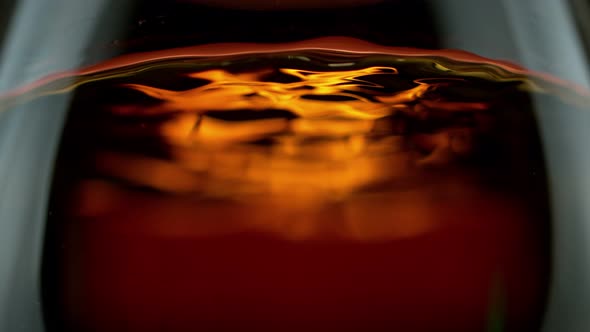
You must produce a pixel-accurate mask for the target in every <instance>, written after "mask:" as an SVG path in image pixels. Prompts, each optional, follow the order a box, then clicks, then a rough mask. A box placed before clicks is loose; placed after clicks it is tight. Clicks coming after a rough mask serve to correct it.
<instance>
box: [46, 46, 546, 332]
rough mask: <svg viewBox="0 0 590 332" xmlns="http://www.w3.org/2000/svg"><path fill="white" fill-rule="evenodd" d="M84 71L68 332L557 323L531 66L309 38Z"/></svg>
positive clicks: (66, 224)
mask: <svg viewBox="0 0 590 332" xmlns="http://www.w3.org/2000/svg"><path fill="white" fill-rule="evenodd" d="M78 83H80V84H79V87H78V88H77V90H76V93H75V98H74V101H73V103H72V106H71V111H70V114H69V118H68V121H67V125H66V128H65V130H64V134H63V139H62V146H61V152H60V155H59V160H58V162H57V167H56V175H55V182H54V186H53V195H52V197H53V198H52V202H51V212H52V213H51V217H50V220H49V224H48V238H47V250H46V257H45V265H44V266H45V268H44V280H45V281H44V298H45V308H46V317H47V325H48V327H49V328H50V330H54V331H76V332H86V331H113V332H115V331H121V332H122V331H126V332H131V331H142V332H149V331H154V332H155V331H167V332H181V331H203V332H205V331H232V332H239V331H257V332H266V331H281V332H291V331H293V332H295V331H297V332H302V331H306V332H315V331H317V332H329V331H363V332H375V331H405V332H413V331H454V332H458V331H465V332H467V331H469V332H473V331H520V332H522V331H537V330H538V329H539V326H540V323H541V320H542V317H543V310H544V307H545V303H546V296H547V289H548V280H549V272H550V268H549V265H548V264H549V263H548V261H549V259H548V255H549V246H550V244H549V240H548V239H549V234H548V232H549V231H548V227H549V204H548V199H547V186H546V178H545V171H544V162H543V155H542V149H541V145H540V142H539V138H538V133H537V128H536V122H535V119H534V113H533V110H532V108H531V103H530V94H531V93H534V92H533V87H536V88H537V90H536V91H540V90H539V89H540V88H539V85H538V84H537V85H535V84H533V79H532V78H530V77H528V76H527V75H525V74H522V73H516V72H511V71H509V70H507V69H506V68H503V67H501V66H499V65H493V64H489V63H478V62H465V61H458V60H453V59H451V58H445V57H438V56H412V55H407V54H406V55H392V54H388V55H384V54H358V53H347V52H343V51H336V50H333V51H326V50H323V51H314V50H307V51H306V50H298V51H285V52H270V53H268V52H267V53H256V52H252V53H251V54H245V55H244V54H242V55H232V56H218V57H194V58H189V57H185V58H181V59H169V60H159V61H151V62H139V63H136V64H134V65H132V66H126V67H122V68H118V69H110V70H103V71H99V72H96V73H93V74H88V75H85V76H81V77H80V78H79V81H78ZM535 93H544V92H542V91H540V92H535Z"/></svg>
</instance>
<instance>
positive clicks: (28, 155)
mask: <svg viewBox="0 0 590 332" xmlns="http://www.w3.org/2000/svg"><path fill="white" fill-rule="evenodd" d="M227 2H228V3H231V2H232V1H227ZM233 2H234V3H235V1H233ZM332 2H333V1H330V3H332ZM353 2H355V1H348V2H347V3H349V4H352V3H353ZM370 2H374V1H370ZM257 3H259V4H260V5H261V8H260V9H267V8H266V7H265V6H266V5H265V3H266V2H265V1H262V0H260V1H257ZM395 3H396V5H398V6H403V5H404V2H403V1H396V2H395ZM134 5H135V3H132V2H125V4H121V3H119V2H116V1H108V0H96V1H78V0H56V1H52V2H43V1H36V0H23V1H6V2H3V3H1V4H0V11H1V12H2V14H1V15H2V16H1V17H0V18H1V19H2V24H0V35H1V36H0V41H1V42H2V45H1V47H0V50H1V53H0V91H8V90H10V89H12V88H14V87H18V86H20V85H22V84H24V83H26V82H31V81H34V80H35V79H37V78H39V77H42V76H44V75H47V74H49V73H52V72H56V71H60V70H66V69H71V68H76V67H78V66H80V65H82V64H88V63H92V62H96V61H99V60H101V59H105V58H108V57H110V56H112V54H113V53H115V52H114V50H113V49H110V48H101V49H100V51H99V50H97V49H96V48H95V47H93V45H96V43H99V44H100V43H101V42H102V43H104V42H107V41H111V40H116V39H118V38H117V36H120V31H122V30H124V29H125V28H126V25H127V24H129V22H128V21H127V20H128V17H129V13H130V10H131V9H132V8H133V6H134ZM430 8H432V13H433V20H434V21H435V25H436V27H437V29H438V30H439V31H440V36H441V37H442V38H441V40H440V43H441V44H442V45H441V46H442V47H443V48H457V49H463V50H467V51H470V52H474V53H477V54H479V55H482V56H485V57H490V58H500V59H508V60H511V61H514V62H516V63H519V64H522V65H524V66H525V67H528V68H530V69H533V70H538V71H544V72H549V73H552V74H554V75H556V76H558V77H560V78H563V79H567V80H570V81H573V82H576V83H578V84H581V85H583V86H586V87H588V86H590V84H589V81H588V61H587V54H586V47H587V45H588V33H589V32H588V31H589V27H588V23H587V22H588V20H587V19H586V17H587V16H588V5H587V2H585V1H582V0H572V1H571V2H569V3H568V2H557V1H551V0H541V1H535V0H527V1H519V2H516V1H510V0H503V1H496V2H485V1H466V0H464V1H462V0H449V1H432V2H430ZM104 22H108V24H104ZM405 46H407V45H405ZM89 50H92V51H89ZM68 98H69V96H68V95H65V94H64V95H61V96H59V98H52V99H51V101H49V102H47V101H41V102H39V101H36V102H32V103H28V104H26V105H25V106H21V107H17V108H15V109H11V110H10V111H3V112H2V113H0V197H2V199H1V200H0V227H1V230H0V330H2V331H15V332H17V331H24V332H41V331H43V323H42V314H41V301H40V290H39V284H40V281H39V271H40V256H41V253H42V245H43V243H42V242H43V233H44V232H43V229H44V228H43V227H44V221H45V214H46V213H47V211H46V203H47V199H48V197H47V196H48V191H49V183H50V176H51V171H52V166H53V160H54V157H55V151H56V149H57V141H58V138H59V135H60V131H61V128H62V125H63V124H62V122H63V118H64V114H65V111H66V108H67V105H68V102H69V100H68ZM22 108H27V110H26V112H23V110H24V109H22ZM554 108H555V107H554V106H553V107H552V105H551V103H545V102H543V103H541V102H539V103H538V104H537V112H538V114H537V115H538V119H539V123H540V128H541V131H542V134H543V142H544V146H545V151H546V155H547V163H548V168H549V176H550V186H551V195H552V197H551V198H552V202H553V219H554V220H555V221H556V222H555V224H554V226H553V243H554V249H553V262H552V265H553V276H552V284H551V289H550V299H549V307H548V312H547V315H546V317H545V324H544V328H543V331H545V332H551V331H571V332H577V331H580V332H582V331H587V330H588V328H590V316H589V315H587V307H588V304H589V301H590V265H589V263H588V262H590V257H589V256H590V244H588V243H589V241H588V239H589V238H590V207H589V206H590V204H587V201H588V197H590V174H589V173H588V170H589V169H590V155H589V154H588V153H587V148H586V147H585V145H584V142H588V141H590V133H589V132H588V130H587V128H589V127H590V115H588V114H586V113H585V112H576V111H575V110H563V109H560V110H557V109H554Z"/></svg>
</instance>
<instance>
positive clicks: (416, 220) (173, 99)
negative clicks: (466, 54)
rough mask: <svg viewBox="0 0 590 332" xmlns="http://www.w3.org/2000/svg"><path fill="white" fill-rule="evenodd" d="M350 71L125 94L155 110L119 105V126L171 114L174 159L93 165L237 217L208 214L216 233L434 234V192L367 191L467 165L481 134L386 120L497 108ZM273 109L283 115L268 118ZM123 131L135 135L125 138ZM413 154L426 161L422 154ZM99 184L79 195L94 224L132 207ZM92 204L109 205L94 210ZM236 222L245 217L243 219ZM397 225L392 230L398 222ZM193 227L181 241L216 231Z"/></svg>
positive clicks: (127, 157)
mask: <svg viewBox="0 0 590 332" xmlns="http://www.w3.org/2000/svg"><path fill="white" fill-rule="evenodd" d="M345 65H348V64H346V63H345ZM341 67H344V66H340V65H339V66H333V67H332V68H330V69H328V70H325V71H312V70H303V69H294V68H282V67H281V68H263V69H249V70H246V71H239V72H230V71H228V70H224V69H207V70H202V71H198V72H194V73H190V74H185V75H187V76H188V77H190V78H193V79H198V80H199V82H201V81H202V82H205V83H204V84H202V85H200V86H198V87H196V88H192V89H187V90H180V91H175V90H166V89H162V88H156V87H152V86H149V85H142V84H123V85H122V87H123V88H126V89H131V90H135V91H139V92H142V93H143V94H145V96H149V97H150V98H153V99H155V100H157V103H151V104H150V105H149V106H146V105H136V104H119V105H114V106H112V107H110V108H108V109H107V111H108V112H111V113H112V115H113V116H115V117H122V118H125V117H130V116H131V117H140V118H150V117H154V116H162V115H166V117H165V118H164V119H162V120H158V122H157V125H156V127H155V129H154V130H153V135H156V136H157V137H158V138H159V139H161V140H163V141H165V142H166V143H167V144H168V145H169V151H168V154H169V155H170V157H169V158H168V159H160V158H153V157H149V156H144V155H141V154H133V153H121V152H113V151H97V152H96V153H95V154H94V157H93V158H94V159H93V160H94V161H93V163H92V167H93V168H94V169H96V170H97V171H98V172H100V173H101V174H104V175H107V176H109V177H114V178H117V179H119V180H122V181H124V182H126V183H130V184H133V185H139V186H142V187H148V188H151V189H155V190H157V191H160V192H164V193H168V194H176V195H193V196H194V195H198V197H199V199H200V200H205V201H209V200H223V201H224V202H225V203H224V204H226V205H227V206H228V207H229V206H231V208H229V209H221V210H219V209H210V208H205V207H204V206H203V205H202V204H199V206H200V209H201V210H202V211H201V213H206V214H208V215H209V217H208V218H210V219H215V220H219V219H221V220H226V222H225V223H224V225H223V227H221V228H220V229H217V230H215V232H220V231H223V232H226V233H234V232H239V231H243V230H249V229H252V230H257V231H263V232H270V233H273V234H277V235H279V236H281V237H285V238H288V239H308V238H316V237H321V236H326V235H330V236H337V237H344V238H348V239H352V240H355V241H371V240H379V239H381V240H383V239H388V238H398V237H405V236H415V235H418V234H421V233H423V232H427V231H430V230H432V229H435V228H436V227H437V222H436V220H437V216H436V215H434V214H432V213H431V211H432V210H436V209H437V208H435V207H434V206H436V205H437V204H438V203H436V202H434V201H430V200H429V199H427V197H428V196H429V195H430V194H429V191H430V190H433V189H432V188H426V189H424V188H422V189H418V188H417V189H415V190H410V191H402V192H392V189H382V190H378V191H376V192H370V191H366V190H364V189H363V188H369V187H371V186H382V187H383V186H384V188H385V187H386V186H387V184H391V183H396V181H397V182H399V181H408V180H410V179H413V178H414V177H416V178H417V172H418V168H417V167H419V166H420V165H436V164H448V163H452V162H453V159H454V158H456V157H461V156H465V155H469V154H470V153H471V149H472V146H471V141H470V137H472V136H474V135H475V134H476V133H475V132H474V131H473V129H471V130H469V129H457V128H444V129H441V130H438V131H437V132H435V133H430V134H429V133H423V134H420V135H418V134H417V133H415V134H412V135H409V136H403V135H396V134H394V133H393V132H391V130H392V129H391V128H390V126H392V125H395V124H396V122H395V121H394V122H392V121H393V120H391V119H390V120H387V119H388V117H391V116H394V115H396V114H405V115H406V116H410V117H415V118H419V117H428V116H430V113H432V112H435V113H436V112H438V113H440V112H443V113H444V112H467V113H471V112H482V111H486V110H487V109H488V108H489V107H490V106H489V104H488V102H487V101H479V102H474V101H469V102H461V101H448V100H444V99H441V98H434V99H432V98H429V97H428V95H427V94H428V93H429V92H436V91H437V89H438V88H439V87H445V86H447V85H448V84H449V83H448V82H446V83H445V82H441V81H436V80H432V81H430V82H428V81H427V80H416V81H415V82H414V83H412V84H413V85H414V86H413V87H410V88H407V89H404V90H400V91H395V92H391V91H390V90H387V87H384V86H382V85H380V84H378V83H377V82H378V81H379V79H382V80H383V79H385V80H393V81H396V80H403V79H402V78H399V77H398V75H399V73H398V69H397V68H394V67H383V66H369V67H361V68H354V69H348V70H342V69H340V68H341ZM273 74H275V75H276V74H278V75H283V76H282V77H283V78H285V77H288V78H289V79H288V80H287V81H288V83H281V82H274V81H272V80H269V79H268V77H272V75H273ZM269 75H271V76H269ZM461 81H462V80H456V82H461ZM452 82H455V81H452ZM411 105H414V106H411ZM268 110H281V112H283V113H280V114H279V115H276V114H275V115H273V116H270V117H267V118H264V116H265V114H269V112H268ZM230 111H234V112H235V111H237V112H246V113H247V112H250V114H254V115H256V114H258V116H262V118H256V116H254V118H252V119H247V118H245V119H240V120H239V121H237V120H231V119H224V117H223V114H224V113H226V112H230ZM252 112H253V113H252ZM288 114H291V115H288ZM220 116H221V118H220ZM109 130H112V129H109ZM115 132H118V133H119V134H124V135H127V136H125V137H129V135H130V134H129V133H126V132H127V131H126V128H120V129H119V131H115ZM380 132H381V134H379V133H380ZM458 137H459V139H458ZM265 139H266V140H269V143H268V144H267V145H262V146H260V145H257V144H252V143H253V142H256V141H258V140H265ZM415 147H419V149H423V150H425V151H429V152H428V153H427V154H420V153H417V150H416V148H415ZM437 181H438V180H437ZM94 185H96V182H90V183H88V184H84V185H83V188H86V189H83V190H82V189H81V190H82V191H81V192H82V193H84V194H81V195H80V197H79V199H80V205H79V206H78V208H77V209H78V212H77V213H79V214H81V215H86V216H92V215H97V214H99V215H100V214H108V213H111V212H112V211H115V210H117V209H118V207H117V206H119V204H118V203H117V202H116V201H113V200H104V199H103V198H101V197H103V196H102V195H103V194H104V193H105V192H110V191H113V193H112V195H114V196H115V197H124V196H125V195H123V194H117V192H118V191H119V190H122V188H119V189H118V187H117V186H113V185H110V186H106V187H105V185H104V184H100V183H99V184H98V186H99V189H97V190H96V191H94V190H93V189H91V188H92V186H94ZM89 186H90V187H89ZM105 188H110V189H109V191H105ZM457 188H459V189H458V190H463V189H460V188H461V186H459V187H457ZM93 192H96V194H93ZM94 195H98V196H97V197H94ZM93 201H98V202H102V201H105V202H110V203H108V204H107V203H105V204H98V205H97V203H95V202H93ZM123 201H124V200H123ZM208 204H210V203H206V205H208ZM97 206H100V207H101V208H97ZM337 206H343V207H341V208H338V209H339V210H340V212H338V215H339V218H340V221H339V222H338V223H336V224H334V221H333V220H331V218H326V211H330V210H332V209H334V208H335V207H337ZM101 209H102V210H101ZM163 211H164V212H162V213H164V214H165V215H167V216H168V217H164V216H163V215H162V216H160V212H158V211H153V212H152V213H151V214H150V215H151V216H152V217H153V216H159V217H155V219H154V222H153V224H159V223H160V222H158V221H157V220H161V222H163V223H162V224H161V225H160V226H158V228H160V227H162V229H161V230H160V231H158V232H159V233H160V232H164V233H171V232H172V233H174V231H172V229H173V228H174V226H173V224H171V223H170V222H169V219H170V218H169V216H170V215H171V214H172V215H176V214H178V213H180V214H181V215H182V212H178V211H176V212H174V211H172V210H170V209H168V208H163ZM180 211H182V209H180ZM205 211H206V212H205ZM236 211H238V212H236ZM370 211H380V212H379V213H378V217H377V216H375V217H374V218H372V221H369V220H367V219H366V218H365V216H366V215H367V214H370ZM236 213H239V214H243V215H247V216H248V217H247V218H237V217H236V216H235V214H236ZM178 218H180V219H183V218H184V217H181V216H179V217H178ZM392 218H393V219H395V222H391V221H389V220H391V219H392ZM200 225H205V226H203V227H201V226H200ZM165 229H168V231H165ZM190 229H192V231H186V230H185V231H184V232H185V233H186V234H192V235H195V234H200V236H205V235H207V234H209V233H208V232H211V231H213V230H212V228H211V227H210V225H209V223H204V224H203V223H198V224H195V225H193V226H191V227H190ZM177 234H179V233H177ZM186 234H185V235H186Z"/></svg>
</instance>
